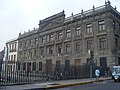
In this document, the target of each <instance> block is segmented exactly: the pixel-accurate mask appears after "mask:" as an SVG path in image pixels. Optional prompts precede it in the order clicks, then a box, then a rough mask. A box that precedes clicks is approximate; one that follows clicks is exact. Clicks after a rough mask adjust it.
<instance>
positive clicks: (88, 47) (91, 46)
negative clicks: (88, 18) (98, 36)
mask: <svg viewBox="0 0 120 90" xmlns="http://www.w3.org/2000/svg"><path fill="white" fill-rule="evenodd" d="M88 50H93V41H92V40H88V41H87V51H88Z"/></svg>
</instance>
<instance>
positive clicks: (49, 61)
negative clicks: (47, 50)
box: [46, 59, 52, 75]
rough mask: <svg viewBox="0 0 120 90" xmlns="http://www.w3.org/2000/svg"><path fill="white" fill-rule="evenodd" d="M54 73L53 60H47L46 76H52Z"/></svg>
mask: <svg viewBox="0 0 120 90" xmlns="http://www.w3.org/2000/svg"><path fill="white" fill-rule="evenodd" d="M51 72H52V60H51V59H49V60H46V74H47V75H48V74H50V73H51Z"/></svg>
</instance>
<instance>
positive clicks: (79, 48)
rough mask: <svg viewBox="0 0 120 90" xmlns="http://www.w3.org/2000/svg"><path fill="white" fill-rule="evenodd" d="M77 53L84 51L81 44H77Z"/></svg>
mask: <svg viewBox="0 0 120 90" xmlns="http://www.w3.org/2000/svg"><path fill="white" fill-rule="evenodd" d="M75 49H76V51H78V52H80V51H81V50H82V47H81V43H80V42H77V43H76V48H75Z"/></svg>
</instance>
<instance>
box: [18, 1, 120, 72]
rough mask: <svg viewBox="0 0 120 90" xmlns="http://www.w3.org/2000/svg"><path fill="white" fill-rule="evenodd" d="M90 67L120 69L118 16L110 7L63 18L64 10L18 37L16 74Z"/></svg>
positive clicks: (108, 3) (107, 5) (101, 7)
mask: <svg viewBox="0 0 120 90" xmlns="http://www.w3.org/2000/svg"><path fill="white" fill-rule="evenodd" d="M88 51H92V52H93V53H92V54H93V56H92V57H93V63H94V64H95V65H97V66H100V67H103V68H107V67H111V66H113V65H116V64H118V65H120V13H119V12H118V11H117V8H116V7H115V8H113V7H112V6H111V3H110V2H109V1H108V2H105V5H103V6H100V7H94V6H93V8H92V9H90V10H88V11H83V10H81V12H80V13H78V14H76V15H73V14H72V15H71V16H70V17H65V14H64V10H63V11H62V12H60V13H57V14H55V15H53V16H50V17H47V18H45V19H43V20H40V21H39V28H37V29H34V30H32V31H28V32H25V33H23V34H21V33H20V34H19V38H18V57H17V58H18V62H19V63H18V70H23V71H24V70H27V71H39V72H42V73H43V72H45V73H46V74H51V73H52V72H54V71H55V70H56V71H58V72H63V71H66V73H67V71H69V70H70V69H71V67H73V66H78V65H83V64H84V63H89V61H90V55H89V52H88Z"/></svg>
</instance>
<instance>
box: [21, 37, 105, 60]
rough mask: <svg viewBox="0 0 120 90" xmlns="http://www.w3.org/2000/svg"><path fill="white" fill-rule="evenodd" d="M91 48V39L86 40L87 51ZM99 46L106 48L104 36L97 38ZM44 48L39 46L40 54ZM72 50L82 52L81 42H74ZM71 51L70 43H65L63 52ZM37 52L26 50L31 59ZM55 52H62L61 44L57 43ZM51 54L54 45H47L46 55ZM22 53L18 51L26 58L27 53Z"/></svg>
mask: <svg viewBox="0 0 120 90" xmlns="http://www.w3.org/2000/svg"><path fill="white" fill-rule="evenodd" d="M93 48H94V47H93V41H92V40H88V41H87V42H86V49H87V51H88V50H93ZM99 48H100V50H105V48H106V39H105V38H100V39H99ZM44 50H45V49H44V47H40V49H39V54H40V56H41V55H44V54H45V51H44ZM74 50H75V51H76V52H79V53H80V52H82V44H81V43H80V42H76V43H75V49H74ZM71 51H72V48H71V44H65V53H69V52H71ZM37 53H38V51H37V50H34V52H32V51H29V52H28V58H29V59H31V58H34V57H35V58H36V57H38V55H37ZM57 53H58V54H62V53H63V47H62V45H57ZM52 54H54V46H50V47H47V54H46V55H52ZM23 55H24V56H23ZM23 55H22V52H20V58H21V57H24V58H25V59H27V53H26V52H24V53H23ZM33 56H34V57H33Z"/></svg>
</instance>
